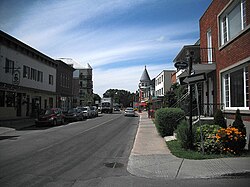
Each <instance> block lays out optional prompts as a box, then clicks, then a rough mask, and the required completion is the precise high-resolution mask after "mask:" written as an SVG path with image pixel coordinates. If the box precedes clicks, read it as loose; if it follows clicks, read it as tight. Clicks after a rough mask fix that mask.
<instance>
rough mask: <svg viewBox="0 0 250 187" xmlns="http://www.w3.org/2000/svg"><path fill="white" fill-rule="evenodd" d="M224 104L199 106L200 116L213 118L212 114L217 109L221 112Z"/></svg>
mask: <svg viewBox="0 0 250 187" xmlns="http://www.w3.org/2000/svg"><path fill="white" fill-rule="evenodd" d="M223 108H224V103H208V104H207V103H202V104H201V105H200V111H201V115H202V116H205V117H207V116H209V117H214V114H215V112H216V110H217V109H221V110H223Z"/></svg>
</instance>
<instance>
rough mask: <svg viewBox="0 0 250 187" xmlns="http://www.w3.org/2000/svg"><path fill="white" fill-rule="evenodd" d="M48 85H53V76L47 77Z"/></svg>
mask: <svg viewBox="0 0 250 187" xmlns="http://www.w3.org/2000/svg"><path fill="white" fill-rule="evenodd" d="M49 84H51V85H53V75H49Z"/></svg>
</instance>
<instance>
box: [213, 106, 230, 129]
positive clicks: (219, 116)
mask: <svg viewBox="0 0 250 187" xmlns="http://www.w3.org/2000/svg"><path fill="white" fill-rule="evenodd" d="M214 124H216V125H219V126H221V127H222V128H227V123H226V120H225V118H224V115H223V113H222V111H221V110H220V109H217V111H216V112H215V115H214Z"/></svg>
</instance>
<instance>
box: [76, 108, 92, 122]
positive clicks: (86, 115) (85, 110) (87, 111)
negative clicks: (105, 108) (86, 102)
mask: <svg viewBox="0 0 250 187" xmlns="http://www.w3.org/2000/svg"><path fill="white" fill-rule="evenodd" d="M77 109H80V110H82V111H83V116H84V118H86V119H87V118H90V117H91V111H90V108H89V106H85V107H77Z"/></svg>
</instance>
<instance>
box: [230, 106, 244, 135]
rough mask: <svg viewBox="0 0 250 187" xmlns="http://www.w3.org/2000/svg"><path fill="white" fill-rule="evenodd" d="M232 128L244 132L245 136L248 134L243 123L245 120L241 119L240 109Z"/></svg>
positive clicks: (237, 111)
mask: <svg viewBox="0 0 250 187" xmlns="http://www.w3.org/2000/svg"><path fill="white" fill-rule="evenodd" d="M232 126H233V127H235V128H237V129H239V131H241V132H243V133H244V134H246V127H245V125H244V123H243V120H242V119H241V115H240V110H239V109H237V110H236V114H235V121H234V122H233V125H232Z"/></svg>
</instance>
